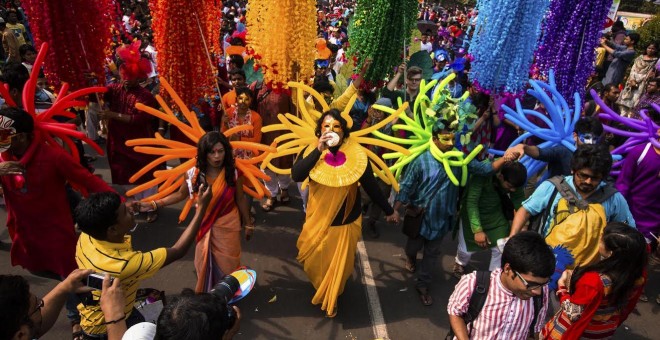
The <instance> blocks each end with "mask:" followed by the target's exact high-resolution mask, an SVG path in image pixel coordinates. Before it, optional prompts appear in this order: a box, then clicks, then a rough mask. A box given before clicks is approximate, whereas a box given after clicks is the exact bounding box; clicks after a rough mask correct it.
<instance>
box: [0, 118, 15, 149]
mask: <svg viewBox="0 0 660 340" xmlns="http://www.w3.org/2000/svg"><path fill="white" fill-rule="evenodd" d="M12 125H14V120H13V119H11V118H8V117H5V116H0V152H5V151H7V150H9V147H11V140H12V138H13V137H14V136H16V129H15V128H14V127H13V126H12Z"/></svg>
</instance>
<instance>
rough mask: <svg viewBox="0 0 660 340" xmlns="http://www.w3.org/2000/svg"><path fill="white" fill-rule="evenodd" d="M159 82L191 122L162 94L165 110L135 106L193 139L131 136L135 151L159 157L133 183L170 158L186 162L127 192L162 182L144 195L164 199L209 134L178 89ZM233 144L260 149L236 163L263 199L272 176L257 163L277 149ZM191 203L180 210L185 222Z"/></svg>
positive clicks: (175, 187)
mask: <svg viewBox="0 0 660 340" xmlns="http://www.w3.org/2000/svg"><path fill="white" fill-rule="evenodd" d="M160 83H161V86H162V88H164V89H165V90H166V91H167V93H168V94H169V95H170V97H171V98H172V100H173V101H174V103H175V104H176V105H177V107H178V109H179V111H180V112H181V113H182V114H183V116H184V117H185V118H186V120H187V121H188V122H189V123H184V122H182V121H180V120H179V119H178V118H177V117H176V116H175V113H174V111H172V110H171V109H170V108H169V105H168V104H167V103H166V102H165V100H163V98H162V97H161V96H159V95H157V96H156V100H158V103H159V104H160V107H161V108H162V110H163V111H160V110H157V109H154V108H152V107H148V106H146V105H143V104H136V108H137V109H138V110H141V111H144V112H146V113H148V114H150V115H152V116H154V117H156V118H159V119H162V120H164V121H166V122H168V123H170V124H172V125H173V126H176V127H177V128H179V129H180V130H181V132H182V133H183V134H184V135H186V137H188V139H190V143H182V142H177V141H173V140H169V139H165V138H163V136H162V135H161V134H160V133H156V134H155V136H154V138H140V139H132V140H129V141H127V142H126V145H127V146H132V147H134V150H135V151H137V152H141V153H146V154H150V155H158V156H160V157H159V158H158V159H156V160H154V161H153V162H151V163H149V164H148V165H147V166H146V167H144V168H143V169H142V170H140V171H139V172H137V173H135V174H134V175H133V176H132V177H131V178H130V181H131V182H134V181H136V180H137V179H138V178H140V177H141V176H143V175H144V174H146V173H148V172H149V171H150V170H152V169H153V168H155V167H157V166H159V165H161V164H164V163H166V162H167V161H169V160H173V159H177V158H179V159H187V160H186V161H185V162H183V163H181V164H180V165H178V166H176V167H174V168H172V169H167V170H159V171H155V172H154V179H152V180H150V181H149V182H146V183H144V184H141V185H138V186H136V187H135V188H133V189H131V190H129V191H128V192H127V193H126V195H128V196H131V195H134V194H136V193H139V192H142V191H145V190H147V189H149V188H151V187H153V186H156V185H160V187H159V188H158V193H156V194H154V195H152V196H149V197H147V198H145V199H144V200H145V201H151V200H156V199H160V198H163V197H165V196H167V195H169V194H171V193H173V192H175V191H176V190H178V189H179V188H180V187H181V186H182V185H183V183H184V177H185V176H184V175H185V173H186V171H188V170H189V169H191V168H192V167H194V166H195V163H196V159H195V158H196V156H197V142H198V141H199V139H200V138H201V137H202V136H204V134H206V131H204V129H202V127H201V126H200V124H199V122H198V121H197V116H196V115H195V113H194V112H192V111H190V110H189V109H188V107H186V105H185V104H184V103H183V101H182V100H181V98H180V97H179V96H178V95H177V94H176V92H174V90H173V89H172V87H171V86H170V84H169V83H168V82H167V81H166V80H165V79H164V78H160ZM251 129H252V126H249V125H240V126H236V127H234V128H231V129H229V130H227V131H225V132H224V135H225V136H227V137H229V136H231V135H233V134H235V133H238V132H241V131H245V130H251ZM230 144H231V146H232V148H233V149H234V150H236V149H245V150H250V151H253V152H254V153H255V154H258V153H259V152H261V154H260V155H259V156H257V157H253V158H251V159H240V158H236V159H235V165H236V169H238V170H239V171H240V172H241V173H242V174H243V176H245V178H246V179H247V182H246V183H245V184H244V185H243V190H244V191H245V192H246V193H248V194H249V195H250V196H253V197H255V198H262V197H263V196H264V195H266V193H267V192H268V191H267V190H265V187H264V184H263V183H262V181H261V180H270V178H269V177H268V176H266V175H265V174H264V173H263V172H262V171H261V170H259V168H258V166H257V164H259V163H260V162H261V161H263V160H264V159H265V158H266V157H267V156H268V155H269V154H270V153H272V152H275V148H274V147H272V146H267V145H263V144H259V143H254V142H244V141H230ZM213 195H214V196H216V195H220V193H219V192H214V193H213ZM216 199H217V197H213V199H212V201H214V200H216ZM192 204H193V200H192V199H188V201H187V202H186V205H185V206H184V208H183V211H182V212H181V215H180V216H179V221H182V220H184V219H185V218H186V216H187V215H188V212H189V211H190V208H191V207H192Z"/></svg>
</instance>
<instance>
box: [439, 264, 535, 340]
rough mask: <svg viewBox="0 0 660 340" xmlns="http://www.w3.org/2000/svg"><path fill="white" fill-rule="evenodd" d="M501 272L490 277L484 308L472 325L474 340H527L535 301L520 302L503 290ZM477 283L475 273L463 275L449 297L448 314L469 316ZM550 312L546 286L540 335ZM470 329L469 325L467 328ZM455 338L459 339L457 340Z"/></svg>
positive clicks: (495, 272)
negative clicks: (467, 314) (548, 311)
mask: <svg viewBox="0 0 660 340" xmlns="http://www.w3.org/2000/svg"><path fill="white" fill-rule="evenodd" d="M501 275H502V269H496V270H494V271H493V272H492V273H491V274H490V288H489V289H488V296H487V297H486V303H485V304H484V308H483V309H482V310H481V313H479V316H477V318H476V320H474V321H473V322H472V334H471V336H470V338H471V339H479V340H487V339H505V340H516V339H523V340H524V339H527V334H528V331H529V326H530V324H531V323H532V320H533V317H534V300H533V299H529V300H521V299H519V298H518V297H517V296H515V295H514V294H513V293H511V292H510V291H509V290H508V289H506V288H504V286H503V285H502V281H500V276H501ZM476 280H477V275H476V272H473V273H470V274H467V275H463V277H462V278H461V280H460V281H459V282H458V284H457V285H456V288H454V292H453V293H452V294H451V297H449V303H448V304H447V313H449V315H457V316H462V315H465V313H467V310H468V306H469V305H470V297H471V296H472V292H473V291H474V286H475V283H476ZM547 310H548V286H545V287H543V306H542V307H541V310H540V311H539V316H538V318H537V322H536V325H535V326H534V332H540V331H541V328H542V326H543V325H544V324H545V317H546V313H547ZM469 327H470V326H468V329H470V328H469ZM454 339H456V338H454Z"/></svg>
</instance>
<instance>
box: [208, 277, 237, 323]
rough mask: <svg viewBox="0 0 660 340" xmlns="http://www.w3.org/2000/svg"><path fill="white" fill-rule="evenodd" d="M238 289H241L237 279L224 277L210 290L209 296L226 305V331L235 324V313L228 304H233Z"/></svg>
mask: <svg viewBox="0 0 660 340" xmlns="http://www.w3.org/2000/svg"><path fill="white" fill-rule="evenodd" d="M239 289H241V283H240V282H238V279H237V278H236V277H234V276H232V275H225V277H223V278H222V279H221V280H220V282H218V283H216V284H215V286H213V289H212V290H211V294H213V295H215V296H217V297H218V298H220V300H222V301H224V302H225V303H226V304H227V313H228V314H229V315H228V316H229V320H228V324H229V327H228V329H229V328H231V327H232V326H233V325H234V323H235V322H236V311H235V310H234V308H233V307H232V306H231V305H230V302H233V300H234V296H235V295H236V292H238V290H239Z"/></svg>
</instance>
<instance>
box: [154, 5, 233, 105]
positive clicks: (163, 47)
mask: <svg viewBox="0 0 660 340" xmlns="http://www.w3.org/2000/svg"><path fill="white" fill-rule="evenodd" d="M149 6H150V8H151V14H152V16H153V25H152V30H153V32H154V45H155V46H154V47H155V48H156V50H157V51H158V73H159V74H160V75H161V77H164V78H165V79H167V81H168V82H169V83H170V84H171V85H172V88H174V91H175V92H176V93H178V94H179V96H180V97H181V98H182V99H183V100H184V103H186V104H187V105H191V104H193V103H196V102H197V100H198V99H199V98H201V97H204V96H205V95H208V94H210V93H213V92H214V89H215V79H214V74H215V70H214V69H212V67H211V65H210V64H209V58H208V56H207V54H206V51H205V50H204V42H206V45H207V46H208V48H209V49H210V50H212V51H209V52H217V51H219V50H218V48H219V46H220V42H219V41H218V40H219V38H220V22H219V20H220V13H221V10H220V8H221V7H220V6H221V4H220V1H218V0H187V1H172V0H154V1H152V2H150V4H149ZM198 19H199V25H198V23H197V20H198ZM216 21H217V23H216ZM200 27H201V30H202V34H200Z"/></svg>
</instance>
